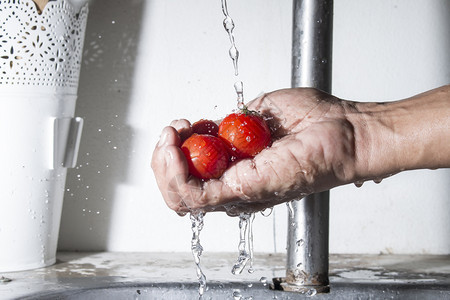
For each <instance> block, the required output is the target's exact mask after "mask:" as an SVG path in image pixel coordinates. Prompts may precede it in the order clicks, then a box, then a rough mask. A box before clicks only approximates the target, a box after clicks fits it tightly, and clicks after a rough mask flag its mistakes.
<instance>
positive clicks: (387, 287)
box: [22, 282, 450, 300]
mask: <svg viewBox="0 0 450 300" xmlns="http://www.w3.org/2000/svg"><path fill="white" fill-rule="evenodd" d="M311 296H314V299H337V300H339V299H345V300H347V299H421V300H423V299H433V300H434V299H450V286H449V285H442V284H434V283H420V284H418V283H417V282H410V283H394V284H392V283H377V282H374V283H343V282H336V283H331V285H330V292H329V293H327V294H315V293H314V292H313V291H311V292H308V293H305V294H298V293H292V292H284V291H274V290H271V289H269V287H268V286H267V285H266V286H264V285H263V284H261V283H260V282H253V283H251V282H247V283H242V282H228V283H223V282H210V283H209V284H208V289H207V291H206V292H205V293H204V295H203V299H239V300H244V299H245V300H250V299H307V298H311ZM198 298H199V295H198V284H196V283H176V282H167V283H155V284H149V283H147V284H146V283H135V284H130V283H126V284H119V283H117V284H111V285H109V286H103V287H91V288H81V289H71V290H66V291H61V292H50V293H45V292H44V293H41V294H38V295H33V296H30V297H25V298H22V299H33V300H38V299H39V300H40V299H42V300H44V299H45V300H53V299H54V300H56V299H67V300H90V299H92V300H102V299H105V300H110V299H176V300H181V299H198Z"/></svg>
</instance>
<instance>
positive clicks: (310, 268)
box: [283, 0, 333, 293]
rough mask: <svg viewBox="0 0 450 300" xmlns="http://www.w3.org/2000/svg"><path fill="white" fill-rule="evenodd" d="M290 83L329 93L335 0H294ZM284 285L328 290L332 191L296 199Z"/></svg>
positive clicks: (290, 219)
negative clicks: (330, 194) (330, 199)
mask: <svg viewBox="0 0 450 300" xmlns="http://www.w3.org/2000/svg"><path fill="white" fill-rule="evenodd" d="M293 10H294V19H293V36H292V38H293V40H292V81H291V84H292V87H314V88H317V89H320V90H322V91H325V92H328V93H331V59H332V56H331V55H332V38H333V36H332V31H333V1H332V0H294V6H293ZM288 226H289V227H288V244H287V270H286V278H285V280H284V281H285V283H284V284H283V285H284V287H283V289H285V290H293V291H301V292H308V291H315V292H319V293H320V292H328V291H329V287H328V285H329V280H328V231H329V191H325V192H322V193H317V194H313V195H310V196H307V197H305V198H304V199H302V200H300V201H294V202H293V204H292V213H290V215H289V221H288Z"/></svg>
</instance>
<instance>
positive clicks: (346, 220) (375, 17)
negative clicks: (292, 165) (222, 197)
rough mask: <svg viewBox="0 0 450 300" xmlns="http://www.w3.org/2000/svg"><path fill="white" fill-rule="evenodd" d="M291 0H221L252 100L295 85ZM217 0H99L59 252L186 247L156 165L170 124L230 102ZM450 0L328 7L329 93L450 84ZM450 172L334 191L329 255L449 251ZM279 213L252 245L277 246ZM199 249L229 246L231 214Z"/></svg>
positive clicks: (213, 223)
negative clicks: (163, 195)
mask: <svg viewBox="0 0 450 300" xmlns="http://www.w3.org/2000/svg"><path fill="white" fill-rule="evenodd" d="M291 7H292V1H290V0H284V1H279V0H246V1H237V0H229V3H228V8H229V12H230V14H231V16H232V17H233V19H234V20H235V24H236V29H235V34H236V42H237V47H238V49H239V50H240V54H241V56H240V62H239V66H240V73H241V74H240V79H241V80H243V81H244V84H245V95H246V98H247V100H250V99H252V98H254V97H256V96H257V95H259V94H260V93H262V92H266V91H271V90H274V89H279V88H284V87H289V84H290V50H291V22H292V20H291V15H292V13H291V9H292V8H291ZM222 19H223V15H222V12H221V7H220V1H219V0H215V1H212V0H195V1H194V0H183V1H167V0H154V1H143V0H130V1H128V0H127V1H125V0H123V1H120V0H114V1H113V0H110V1H101V0H95V1H94V2H92V4H91V8H90V16H89V22H88V30H87V36H86V42H85V53H84V61H83V68H82V73H81V82H80V88H79V99H78V105H77V115H78V116H81V117H84V118H85V129H84V133H83V134H84V135H83V140H82V145H81V149H80V155H79V161H78V164H79V167H78V168H77V169H75V170H70V172H69V175H68V180H67V192H66V196H65V200H64V201H65V203H64V211H63V220H62V227H61V232H60V244H59V247H60V249H65V250H109V251H189V247H190V244H189V242H190V237H191V232H190V222H189V219H188V218H187V217H185V218H180V217H178V216H177V215H176V214H175V213H173V212H172V211H170V210H169V209H168V208H167V207H166V206H165V204H164V202H163V200H162V198H161V196H160V194H159V191H158V189H157V187H156V183H155V180H154V177H153V173H152V171H151V169H150V159H151V154H152V151H153V147H154V145H155V143H156V142H157V140H158V138H159V133H160V131H161V129H162V128H163V127H164V126H165V125H167V124H168V123H169V122H170V121H171V120H172V119H176V118H187V119H190V120H197V119H200V118H205V117H206V118H212V119H214V118H219V117H222V116H224V115H225V114H227V113H229V112H230V111H231V109H233V108H234V107H235V98H236V97H235V93H234V90H233V83H234V81H235V80H236V79H235V78H234V76H233V69H232V64H231V60H230V59H229V58H228V53H227V51H228V48H229V40H228V38H227V35H226V33H225V31H224V30H223V27H222V24H221V23H222ZM449 49H450V1H448V0H440V1H439V0H420V1H419V0H414V1H411V0H383V1H370V0H364V1H361V0H353V1H350V0H348V1H344V0H336V1H335V14H334V45H333V50H334V53H333V92H334V93H335V94H336V95H337V96H340V97H344V98H347V99H352V100H362V101H378V100H380V101H381V100H383V101H384V100H393V99H399V98H404V97H408V96H411V95H413V94H415V93H419V92H421V91H425V90H427V89H431V88H434V87H437V86H440V85H443V84H448V83H449V82H450V54H449V53H450V51H449ZM449 181H450V170H448V169H447V170H437V171H412V172H406V173H403V174H400V175H397V176H394V177H392V178H389V179H386V180H384V181H383V182H382V183H381V184H379V185H375V184H373V183H366V184H365V185H364V186H363V187H362V188H360V189H358V188H356V187H354V186H345V187H340V188H336V189H334V190H333V191H332V192H331V215H330V251H331V252H335V253H336V252H339V253H379V252H393V253H439V254H440V253H450V234H449V228H450V201H448V200H449V198H450V197H449V195H450V184H449ZM286 215H287V212H286V207H285V205H280V206H279V207H277V208H276V209H275V211H274V213H273V214H272V215H271V216H270V217H268V218H264V217H262V216H260V215H258V216H257V218H256V220H255V226H254V230H255V233H254V235H255V250H256V251H265V252H273V251H275V250H276V251H284V249H285V243H286V229H287V221H286ZM205 222H206V223H205V228H204V231H203V232H202V236H201V239H202V242H203V244H204V248H205V251H237V250H236V248H237V243H238V238H239V237H238V220H237V219H236V218H229V217H227V216H226V215H225V214H223V213H214V214H209V215H207V216H206V220H205Z"/></svg>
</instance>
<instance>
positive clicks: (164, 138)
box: [158, 132, 169, 147]
mask: <svg viewBox="0 0 450 300" xmlns="http://www.w3.org/2000/svg"><path fill="white" fill-rule="evenodd" d="M168 135H169V134H168V133H167V132H164V133H163V134H162V135H161V137H160V138H159V142H158V146H160V147H161V146H164V145H165V143H166V142H167V137H168Z"/></svg>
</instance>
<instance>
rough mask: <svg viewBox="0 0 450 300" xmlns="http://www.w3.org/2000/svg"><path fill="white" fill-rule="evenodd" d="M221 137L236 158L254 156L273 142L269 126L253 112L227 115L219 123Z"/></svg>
mask: <svg viewBox="0 0 450 300" xmlns="http://www.w3.org/2000/svg"><path fill="white" fill-rule="evenodd" d="M219 137H220V138H221V139H222V140H223V141H224V142H225V143H226V144H227V145H228V147H229V149H230V150H231V153H232V155H234V156H236V158H248V157H254V156H255V155H256V154H258V153H259V152H261V150H263V149H264V148H266V147H267V146H269V145H270V142H271V136H270V129H269V126H267V124H266V122H265V121H264V119H263V118H262V117H261V116H259V115H258V114H256V113H253V112H247V113H244V112H241V113H232V114H230V115H228V116H226V117H225V119H223V120H222V122H221V123H220V125H219Z"/></svg>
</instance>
